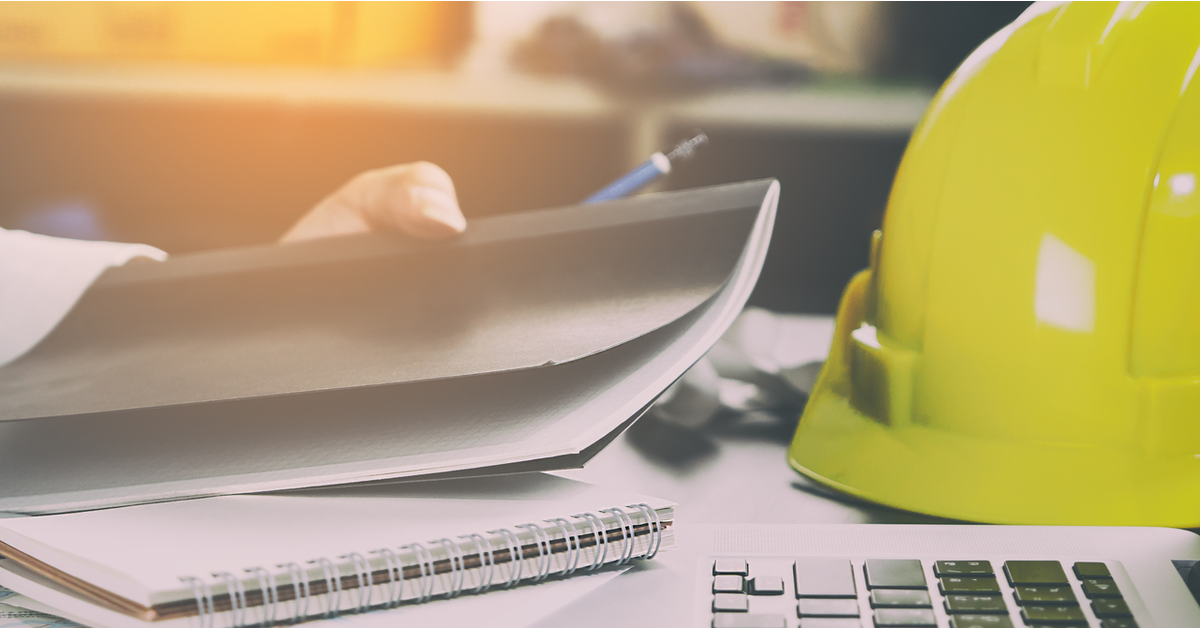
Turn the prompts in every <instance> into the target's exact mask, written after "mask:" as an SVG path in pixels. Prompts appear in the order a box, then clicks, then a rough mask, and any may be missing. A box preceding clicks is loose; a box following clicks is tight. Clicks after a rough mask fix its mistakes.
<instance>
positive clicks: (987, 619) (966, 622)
mask: <svg viewBox="0 0 1200 630" xmlns="http://www.w3.org/2000/svg"><path fill="white" fill-rule="evenodd" d="M950 627H951V628H1011V627H1013V622H1012V619H1009V617H1008V615H950Z"/></svg>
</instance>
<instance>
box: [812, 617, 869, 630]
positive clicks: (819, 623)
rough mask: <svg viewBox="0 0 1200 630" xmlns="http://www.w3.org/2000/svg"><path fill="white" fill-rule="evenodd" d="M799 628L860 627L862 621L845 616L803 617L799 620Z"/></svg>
mask: <svg viewBox="0 0 1200 630" xmlns="http://www.w3.org/2000/svg"><path fill="white" fill-rule="evenodd" d="M800 627H801V628H861V627H862V623H861V622H859V620H858V619H857V618H855V619H849V618H847V617H804V618H803V619H801V620H800Z"/></svg>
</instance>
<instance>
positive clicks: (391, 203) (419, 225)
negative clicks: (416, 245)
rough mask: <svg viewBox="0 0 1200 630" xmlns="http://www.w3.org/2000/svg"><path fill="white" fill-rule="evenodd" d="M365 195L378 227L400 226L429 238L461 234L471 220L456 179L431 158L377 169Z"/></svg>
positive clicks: (368, 213) (367, 211)
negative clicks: (461, 202)
mask: <svg viewBox="0 0 1200 630" xmlns="http://www.w3.org/2000/svg"><path fill="white" fill-rule="evenodd" d="M364 184H365V185H366V186H367V188H368V190H366V191H364V192H365V193H366V194H364V195H363V196H362V199H363V202H364V203H363V210H364V212H365V214H366V217H367V220H368V221H369V222H370V223H372V225H375V226H378V227H398V228H400V229H402V230H404V231H405V232H408V233H410V234H413V235H415V236H420V237H425V238H444V237H447V236H453V235H455V234H460V233H462V232H463V230H465V229H466V227H467V220H466V218H465V217H464V216H463V213H462V210H461V209H460V208H459V205H458V197H457V195H456V194H455V191H454V183H453V181H451V179H450V176H449V175H448V174H446V172H445V171H444V170H442V169H441V168H439V167H438V166H436V165H434V164H430V163H428V162H417V163H415V164H404V165H401V166H394V167H390V168H387V169H381V170H378V171H373V172H372V173H371V174H370V177H369V178H368V181H367V182H364Z"/></svg>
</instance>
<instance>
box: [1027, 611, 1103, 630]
mask: <svg viewBox="0 0 1200 630" xmlns="http://www.w3.org/2000/svg"><path fill="white" fill-rule="evenodd" d="M1021 619H1022V620H1023V621H1024V622H1025V625H1027V626H1070V627H1076V626H1079V627H1084V628H1086V627H1087V617H1085V616H1083V610H1081V609H1080V608H1079V607H1078V606H1025V607H1023V608H1021Z"/></svg>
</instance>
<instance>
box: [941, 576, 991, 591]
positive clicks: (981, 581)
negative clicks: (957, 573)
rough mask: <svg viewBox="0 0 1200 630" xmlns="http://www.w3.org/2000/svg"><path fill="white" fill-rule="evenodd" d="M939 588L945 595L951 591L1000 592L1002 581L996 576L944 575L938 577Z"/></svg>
mask: <svg viewBox="0 0 1200 630" xmlns="http://www.w3.org/2000/svg"><path fill="white" fill-rule="evenodd" d="M938 590H939V591H941V592H942V594H943V595H949V594H951V593H999V592H1000V583H999V582H997V581H996V578H994V577H944V578H938Z"/></svg>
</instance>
